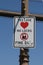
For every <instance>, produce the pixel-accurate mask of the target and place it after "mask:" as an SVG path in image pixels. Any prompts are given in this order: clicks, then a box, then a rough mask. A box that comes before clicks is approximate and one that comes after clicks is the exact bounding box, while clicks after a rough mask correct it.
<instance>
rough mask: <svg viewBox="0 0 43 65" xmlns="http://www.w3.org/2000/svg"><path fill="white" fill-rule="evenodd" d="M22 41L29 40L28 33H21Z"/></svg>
mask: <svg viewBox="0 0 43 65" xmlns="http://www.w3.org/2000/svg"><path fill="white" fill-rule="evenodd" d="M20 39H21V40H27V39H28V34H27V33H21V35H20Z"/></svg>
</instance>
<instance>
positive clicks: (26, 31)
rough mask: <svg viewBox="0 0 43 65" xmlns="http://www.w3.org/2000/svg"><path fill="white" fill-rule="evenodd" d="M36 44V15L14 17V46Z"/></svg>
mask: <svg viewBox="0 0 43 65" xmlns="http://www.w3.org/2000/svg"><path fill="white" fill-rule="evenodd" d="M34 46H35V17H25V16H24V17H15V18H14V47H17V48H20V47H22V48H25V47H26V48H27V47H28V48H29V47H31V48H32V47H34Z"/></svg>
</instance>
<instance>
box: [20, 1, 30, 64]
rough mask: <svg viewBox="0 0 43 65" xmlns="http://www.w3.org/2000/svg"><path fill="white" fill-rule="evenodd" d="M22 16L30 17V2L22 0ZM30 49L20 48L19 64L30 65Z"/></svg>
mask: <svg viewBox="0 0 43 65" xmlns="http://www.w3.org/2000/svg"><path fill="white" fill-rule="evenodd" d="M21 15H22V16H28V0H21ZM28 52H29V49H28V48H20V56H19V62H20V65H29V63H28V62H29V54H28Z"/></svg>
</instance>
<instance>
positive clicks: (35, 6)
mask: <svg viewBox="0 0 43 65" xmlns="http://www.w3.org/2000/svg"><path fill="white" fill-rule="evenodd" d="M0 10H9V11H15V12H21V0H0ZM29 12H30V13H33V14H34V13H35V14H43V0H42V1H41V0H37V1H36V0H35V1H34V0H33V1H32V0H31V1H30V2H29ZM29 49H30V51H29V56H30V58H29V59H30V62H29V65H43V21H36V46H35V48H29ZM19 52H20V49H19V48H13V18H10V17H3V16H0V65H19Z"/></svg>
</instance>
